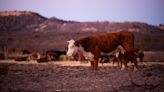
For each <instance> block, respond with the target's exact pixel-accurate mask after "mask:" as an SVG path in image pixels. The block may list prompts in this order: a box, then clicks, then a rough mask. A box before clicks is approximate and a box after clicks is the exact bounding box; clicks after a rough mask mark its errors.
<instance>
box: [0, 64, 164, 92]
mask: <svg viewBox="0 0 164 92" xmlns="http://www.w3.org/2000/svg"><path fill="white" fill-rule="evenodd" d="M146 63H147V66H144V65H140V67H139V70H138V71H133V69H132V66H129V68H127V69H126V70H124V71H121V70H120V68H119V67H116V66H112V65H111V64H104V65H103V66H102V65H101V64H100V67H99V69H98V70H97V71H91V70H90V64H89V63H85V64H80V62H75V61H74V62H70V61H65V62H49V63H36V62H15V61H0V92H164V63H162V62H159V63H157V62H155V63H153V62H146Z"/></svg>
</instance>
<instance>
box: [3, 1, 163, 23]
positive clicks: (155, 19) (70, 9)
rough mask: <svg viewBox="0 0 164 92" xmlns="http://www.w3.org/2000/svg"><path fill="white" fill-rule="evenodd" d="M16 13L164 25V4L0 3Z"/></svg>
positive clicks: (135, 2) (93, 2)
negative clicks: (31, 12)
mask: <svg viewBox="0 0 164 92" xmlns="http://www.w3.org/2000/svg"><path fill="white" fill-rule="evenodd" d="M13 10H17V11H33V12H37V13H39V14H41V15H42V16H45V17H48V18H50V17H57V18H60V19H64V20H76V21H114V22H124V21H141V22H146V23H149V24H154V25H158V24H164V0H0V11H13Z"/></svg>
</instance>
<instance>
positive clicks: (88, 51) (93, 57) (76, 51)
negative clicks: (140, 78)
mask: <svg viewBox="0 0 164 92" xmlns="http://www.w3.org/2000/svg"><path fill="white" fill-rule="evenodd" d="M67 42H68V50H67V52H65V51H46V52H45V53H38V52H37V53H30V52H29V51H27V50H24V51H22V52H23V53H22V54H23V55H21V56H17V57H15V58H14V59H15V61H31V60H35V61H37V62H38V63H41V62H49V61H60V60H66V61H69V60H71V61H72V60H75V61H81V63H83V62H86V61H87V62H88V61H90V63H91V68H92V69H93V70H97V68H98V62H99V63H102V64H103V63H107V62H111V61H112V62H113V64H114V63H117V64H118V66H121V69H122V70H123V69H124V68H125V67H127V63H128V62H131V63H134V69H137V68H138V61H140V62H142V61H143V58H144V53H143V51H142V50H141V49H134V35H133V33H131V32H128V31H120V32H113V33H102V34H99V35H92V36H88V37H84V38H80V39H78V40H76V41H75V40H69V41H67Z"/></svg>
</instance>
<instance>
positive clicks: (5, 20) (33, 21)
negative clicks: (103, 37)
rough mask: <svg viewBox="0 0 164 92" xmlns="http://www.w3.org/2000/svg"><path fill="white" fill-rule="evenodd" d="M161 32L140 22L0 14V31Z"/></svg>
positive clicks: (26, 13)
mask: <svg viewBox="0 0 164 92" xmlns="http://www.w3.org/2000/svg"><path fill="white" fill-rule="evenodd" d="M120 29H121V30H122V29H123V30H129V31H133V32H163V31H162V29H160V28H159V27H156V26H153V25H149V24H146V23H140V22H123V23H119V22H108V21H106V22H75V21H65V20H61V19H58V18H55V17H52V18H49V19H48V18H45V17H43V16H41V15H39V14H38V13H34V12H26V11H23V12H21V11H9V12H0V31H71V32H78V31H84V32H86V31H113V30H120Z"/></svg>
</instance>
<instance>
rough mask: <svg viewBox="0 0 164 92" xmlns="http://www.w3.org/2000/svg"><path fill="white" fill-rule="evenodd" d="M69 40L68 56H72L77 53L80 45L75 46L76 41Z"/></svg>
mask: <svg viewBox="0 0 164 92" xmlns="http://www.w3.org/2000/svg"><path fill="white" fill-rule="evenodd" d="M67 42H68V51H67V56H69V57H72V56H74V55H75V54H76V53H77V51H78V47H77V46H75V41H74V40H70V41H67Z"/></svg>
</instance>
